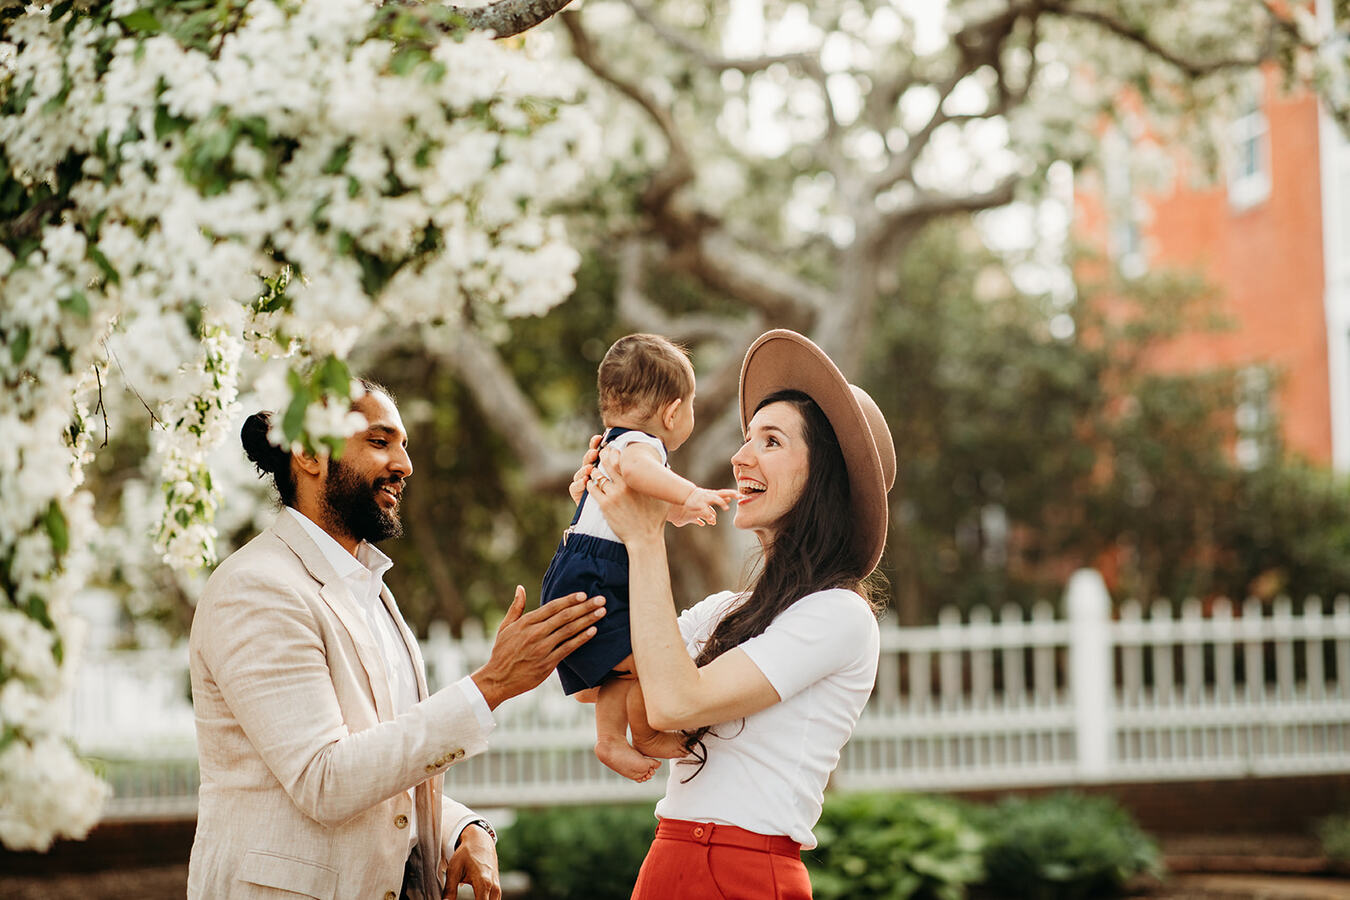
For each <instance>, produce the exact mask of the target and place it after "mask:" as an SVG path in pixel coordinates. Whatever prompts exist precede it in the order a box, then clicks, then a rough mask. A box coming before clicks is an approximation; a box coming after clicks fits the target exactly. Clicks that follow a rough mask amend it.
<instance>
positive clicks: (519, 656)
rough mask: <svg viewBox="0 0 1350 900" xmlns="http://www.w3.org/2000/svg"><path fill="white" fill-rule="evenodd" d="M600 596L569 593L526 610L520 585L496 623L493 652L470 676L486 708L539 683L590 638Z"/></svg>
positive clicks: (601, 606)
mask: <svg viewBox="0 0 1350 900" xmlns="http://www.w3.org/2000/svg"><path fill="white" fill-rule="evenodd" d="M604 605H605V598H604V597H592V598H590V599H587V598H586V595H585V594H580V593H578V594H571V595H570V596H567V597H560V598H558V599H557V600H555V601H553V602H552V603H546V604H544V605H543V606H541V607H539V608H538V609H536V610H533V611H531V612H528V613H527V612H525V588H523V587H521V586H519V585H517V586H516V598H515V600H514V601H513V602H512V603H511V608H510V609H509V610H507V611H506V618H504V619H502V624H500V625H498V626H497V638H496V640H494V641H493V642H492V655H491V656H490V657H488V661H487V662H485V663H484V664H483V666H482V668H480V669H479V670H478V671H477V672H474V673H473V675H471V676H469V677H471V678H472V679H473V681H474V684H476V685H478V690H480V691H482V693H483V699H484V700H486V701H487V705H488V708H489V709H496V708H497V706H498V704H500V703H501V702H502V701H503V700H508V699H510V698H511V697H514V696H516V695H517V694H523V693H525V692H526V691H528V690H531V689H533V688H535V687H538V686H539V684H540V682H542V681H543V680H544V679H545V678H547V677H548V676H549V673H550V672H552V671H553V670H554V669H555V668H557V666H558V663H559V662H561V661H562V658H563V657H564V656H567V654H569V653H571V652H572V651H573V650H575V649H577V648H578V647H580V646H581V645H582V644H584V643H586V642H587V641H589V640H590V639H591V638H592V637H594V636H595V628H594V627H592V626H593V625H594V624H595V622H596V620H598V619H599V618H600V617H601V616H603V615H604V614H605V610H604Z"/></svg>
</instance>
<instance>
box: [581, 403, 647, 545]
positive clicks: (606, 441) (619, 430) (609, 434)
mask: <svg viewBox="0 0 1350 900" xmlns="http://www.w3.org/2000/svg"><path fill="white" fill-rule="evenodd" d="M636 430H637V429H636V428H623V427H622V426H619V425H615V426H614V427H613V428H606V429H605V433H604V434H603V435H601V436H600V447H599V448H598V449H600V450H603V449H605V448H606V447H608V446H609V445H610V443H611V442H612V441H613V440H614V439H615V438H617V437H618V436H619V435H621V434H627V433H628V432H630V431H636ZM597 465H598V463H597ZM590 493H591V492H590V491H589V490H588V489H587V488H582V489H581V499H580V500H579V501H577V509H576V512H574V513H572V524H571V525H568V526H567V527H568V528H569V529H570V528H573V527H575V526H576V524H577V522H579V521H581V508H582V507H583V506H585V505H586V498H587V497H589V496H590Z"/></svg>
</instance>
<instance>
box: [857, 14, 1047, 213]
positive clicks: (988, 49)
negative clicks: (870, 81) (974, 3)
mask: <svg viewBox="0 0 1350 900" xmlns="http://www.w3.org/2000/svg"><path fill="white" fill-rule="evenodd" d="M1022 15H1023V11H1022V10H1020V9H1016V8H1014V9H1011V10H1008V11H1006V12H1003V13H1001V14H999V15H997V16H993V17H991V18H989V19H985V20H983V21H980V22H977V23H974V24H971V25H969V26H967V27H966V28H963V29H961V31H959V32H957V33H956V34H955V35H953V36H952V42H953V43H954V44H955V45H956V46H957V48H958V50H959V53H960V60H959V62H958V63H957V65H956V67H955V69H954V71H953V72H952V73H951V75H949V76H948V77H947V79H946V80H945V81H943V82H942V84H941V85H940V86H938V88H937V89H938V102H937V106H936V107H935V108H934V109H933V115H932V116H931V117H929V119H928V121H927V122H925V123H924V125H923V127H922V128H920V129H919V130H918V131H916V132H915V133H914V134H912V135H910V139H909V143H908V144H906V145H905V149H904V150H903V151H901V152H900V153H898V154H896V155H895V157H894V158H892V160H891V162H890V164H889V165H888V166H886V168H885V169H884V170H882V172H881V173H880V174H879V175H877V177H876V178H875V179H873V180H872V193H873V194H876V193H880V192H882V191H885V190H887V189H889V188H891V187H893V186H894V185H895V183H896V182H898V181H900V180H901V179H905V178H908V177H909V175H910V173H911V172H912V171H913V169H914V164H915V163H916V162H917V161H918V159H919V157H920V156H921V155H922V154H923V151H924V150H925V149H927V147H928V143H929V141H931V140H932V138H933V134H934V132H936V131H937V130H938V128H940V127H941V126H943V125H945V124H947V123H949V122H960V121H972V120H974V119H988V118H993V117H995V116H999V115H1003V114H1004V113H1005V112H1006V111H1007V102H1008V92H1007V91H1006V89H1005V86H1004V81H1003V67H1002V66H1001V65H1000V64H999V59H1000V55H1001V54H1002V51H1003V42H1004V41H1005V40H1006V39H1007V37H1008V35H1010V34H1011V33H1012V30H1013V28H1014V27H1015V26H1016V24H1017V20H1018V18H1019V17H1020V16H1022ZM985 65H989V66H993V68H994V70H995V71H996V72H997V73H998V80H999V93H1000V98H999V102H997V103H991V104H990V106H989V108H988V109H986V110H985V111H984V112H982V113H970V114H962V115H950V114H948V113H947V112H946V111H945V110H944V109H943V107H944V106H945V105H946V103H947V100H948V98H949V97H951V95H952V92H953V91H954V90H956V88H957V86H958V85H959V84H960V83H961V82H963V81H965V80H966V78H967V77H969V76H970V75H971V74H972V73H973V72H975V71H976V70H977V69H979V68H980V67H981V66H985ZM895 102H896V103H898V102H899V95H897V97H896V101H895ZM892 106H894V104H892Z"/></svg>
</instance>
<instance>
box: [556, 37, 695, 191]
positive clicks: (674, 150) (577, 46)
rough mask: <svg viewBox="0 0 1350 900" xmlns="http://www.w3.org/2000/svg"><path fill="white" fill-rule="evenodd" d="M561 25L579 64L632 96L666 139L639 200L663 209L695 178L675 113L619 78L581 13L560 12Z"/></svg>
mask: <svg viewBox="0 0 1350 900" xmlns="http://www.w3.org/2000/svg"><path fill="white" fill-rule="evenodd" d="M561 19H562V23H563V27H565V28H566V29H567V33H568V35H569V36H570V37H571V39H572V52H573V53H574V54H575V55H576V58H577V59H578V60H580V61H581V63H582V65H584V66H585V67H586V68H588V69H590V70H591V72H592V73H593V74H594V75H595V76H596V77H597V78H599V79H600V80H601V81H603V82H605V83H606V84H608V85H610V86H611V87H613V88H614V89H615V90H617V91H618V92H619V93H621V94H623V95H624V96H625V97H627V98H629V99H630V100H632V101H633V102H634V103H636V104H637V105H638V106H640V107H642V109H643V111H644V112H646V113H647V115H648V116H649V117H650V118H651V120H652V121H653V122H655V123H656V127H657V128H659V129H660V130H661V134H662V135H663V136H664V137H665V139H666V145H667V147H668V148H669V152H668V153H667V156H666V163H665V165H664V166H662V167H661V169H660V170H659V171H657V172H656V173H655V174H654V175H653V176H652V179H651V182H650V183H649V184H648V185H647V188H646V190H645V191H643V195H642V204H643V206H644V207H646V208H648V209H651V210H660V209H663V208H664V207H665V206H666V205H667V204H668V203H669V202H670V198H671V196H672V195H673V194H674V193H675V192H676V191H678V190H679V189H680V188H682V187H684V186H685V185H686V184H688V183H689V182H690V181H692V180H693V178H694V168H693V165H692V164H691V163H690V160H689V151H688V150H687V149H686V148H685V145H684V140H683V139H682V138H681V137H680V134H679V130H678V127H677V126H676V124H675V117H674V116H673V115H671V113H670V110H668V109H666V108H665V107H664V106H662V105H661V104H660V103H658V102H657V101H656V98H654V97H652V96H651V94H649V93H647V92H646V91H644V90H643V89H642V88H641V87H639V86H638V85H636V84H634V83H633V82H631V81H626V80H624V79H623V78H620V77H619V76H618V75H617V74H616V73H615V72H614V70H612V69H611V68H610V67H609V66H608V65H607V64H606V63H605V61H604V60H602V59H601V58H600V55H599V54H598V53H597V52H596V50H595V44H593V43H592V42H591V37H590V35H589V34H588V33H587V32H586V29H585V28H584V27H582V24H581V14H580V13H578V12H573V11H569V12H566V13H564V14H563V15H562V16H561Z"/></svg>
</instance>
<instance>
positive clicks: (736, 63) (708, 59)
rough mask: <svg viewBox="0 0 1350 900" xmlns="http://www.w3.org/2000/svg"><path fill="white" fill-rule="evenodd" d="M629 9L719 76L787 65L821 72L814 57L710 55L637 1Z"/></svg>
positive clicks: (628, 1)
mask: <svg viewBox="0 0 1350 900" xmlns="http://www.w3.org/2000/svg"><path fill="white" fill-rule="evenodd" d="M627 3H628V6H629V8H630V9H632V10H633V14H634V15H636V16H637V17H638V19H639V20H641V21H642V22H645V23H646V24H647V25H648V26H650V27H651V29H652V30H653V31H655V32H656V35H657V37H659V38H661V40H663V41H665V42H666V43H667V44H670V45H671V46H672V47H674V48H675V49H677V50H679V51H680V52H681V53H683V54H684V55H685V56H688V57H689V58H691V59H692V60H694V61H695V62H696V63H698V64H699V65H700V66H703V67H704V68H705V69H713V70H714V71H717V72H727V71H735V72H740V73H741V74H743V75H753V74H755V73H756V72H763V71H764V70H765V69H767V68H769V67H770V66H775V65H786V66H793V67H797V68H801V69H803V70H805V71H807V72H808V73H810V72H811V71H812V70H819V69H820V61H819V59H818V58H817V56H816V54H814V53H806V52H800V53H782V54H776V55H766V56H751V57H744V58H741V59H736V58H732V57H726V56H718V55H716V54H713V53H709V52H708V51H707V50H706V49H705V48H704V47H703V46H702V45H701V44H699V43H698V42H697V41H695V40H693V39H691V38H689V37H688V36H686V35H684V34H682V33H680V32H679V31H676V30H675V29H674V28H671V27H670V26H669V25H666V24H665V23H664V22H662V21H661V20H660V19H658V18H657V17H656V15H655V14H654V13H653V12H652V11H651V10H650V9H649V8H648V7H647V6H645V5H644V4H642V3H638V2H637V0H627Z"/></svg>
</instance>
